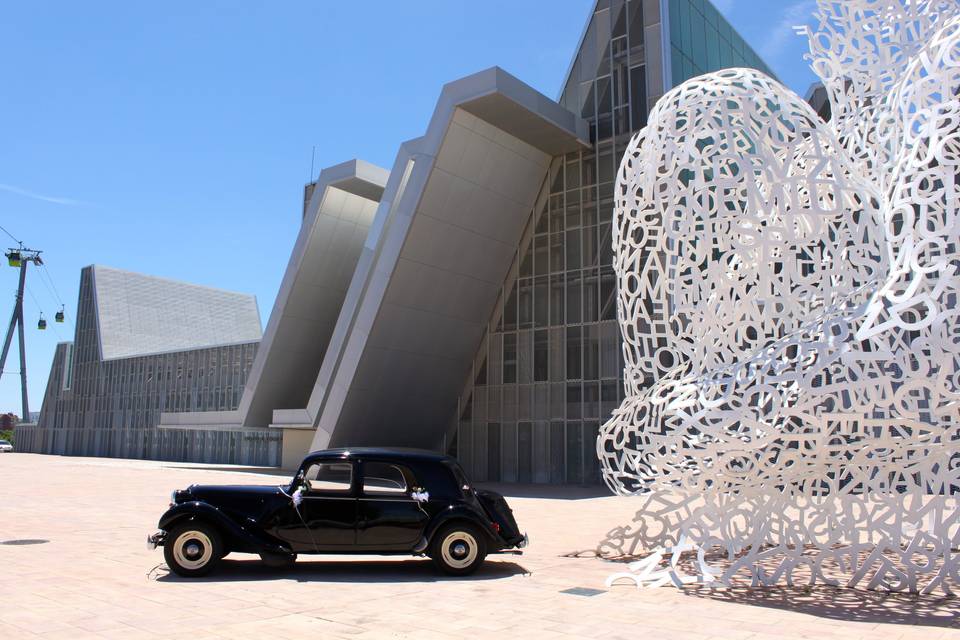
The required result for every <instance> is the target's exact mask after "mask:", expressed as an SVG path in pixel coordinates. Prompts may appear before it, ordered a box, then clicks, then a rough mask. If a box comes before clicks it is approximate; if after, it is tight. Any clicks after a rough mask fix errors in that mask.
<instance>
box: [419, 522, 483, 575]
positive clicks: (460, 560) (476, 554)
mask: <svg viewBox="0 0 960 640" xmlns="http://www.w3.org/2000/svg"><path fill="white" fill-rule="evenodd" d="M431 546H432V548H431V550H430V557H431V558H432V559H433V561H434V563H435V564H436V565H437V566H438V567H439V568H440V569H441V570H442V571H443V572H444V573H447V574H449V575H452V576H465V575H468V574H471V573H473V572H474V571H476V570H477V567H479V566H480V565H481V564H483V560H484V558H486V556H487V545H486V541H485V539H484V538H483V534H482V533H480V532H479V531H478V530H477V528H476V527H474V526H471V525H469V524H466V523H454V524H451V525H448V526H446V527H443V528H442V529H441V530H440V531H438V532H437V533H436V535H434V536H433V542H432V545H431Z"/></svg>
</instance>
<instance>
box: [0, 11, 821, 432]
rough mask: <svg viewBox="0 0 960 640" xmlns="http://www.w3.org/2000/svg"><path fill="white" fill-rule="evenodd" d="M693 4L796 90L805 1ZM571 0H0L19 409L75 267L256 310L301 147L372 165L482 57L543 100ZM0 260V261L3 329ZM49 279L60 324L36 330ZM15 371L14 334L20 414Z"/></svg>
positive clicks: (276, 270)
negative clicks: (250, 299) (199, 292)
mask: <svg viewBox="0 0 960 640" xmlns="http://www.w3.org/2000/svg"><path fill="white" fill-rule="evenodd" d="M714 4H715V5H716V6H717V7H718V8H719V9H720V10H721V12H722V13H723V14H724V15H725V16H727V19H728V20H730V22H731V23H732V24H733V25H734V26H735V27H736V28H737V29H738V30H739V31H740V33H741V34H742V35H743V36H744V37H745V38H746V40H747V41H748V42H750V43H751V44H752V45H753V46H754V47H755V48H756V49H757V51H758V52H759V53H760V54H761V56H763V57H764V58H765V59H766V60H767V62H768V63H769V64H770V66H771V67H772V68H773V69H774V71H775V72H776V73H777V74H778V75H779V77H780V79H781V80H782V81H783V82H784V83H785V84H787V85H788V86H790V87H791V88H793V89H794V90H796V91H798V92H800V93H801V94H802V93H804V92H805V91H806V89H807V87H808V86H809V85H810V83H811V82H812V81H813V76H812V74H811V73H810V71H809V70H808V69H807V67H806V63H805V62H804V61H803V60H802V59H801V57H800V56H801V55H802V54H803V52H804V50H805V46H804V42H803V40H802V38H799V37H797V36H795V35H794V34H793V32H792V30H791V27H792V25H794V24H797V23H799V22H803V21H805V20H807V19H808V18H807V17H808V16H809V15H810V13H811V10H812V8H813V2H812V1H809V0H801V1H791V0H783V1H776V0H716V1H715V3H714ZM592 5H593V0H538V1H534V0H486V1H485V2H482V3H481V2H466V1H464V2H458V1H454V0H433V1H421V0H408V1H405V2H395V1H393V0H390V1H387V0H381V1H376V0H369V1H366V2H321V1H312V2H306V1H293V0H290V1H285V2H252V1H232V2H226V1H212V0H207V1H204V2H187V1H186V0H172V1H170V2H164V3H159V2H154V3H146V2H129V1H117V2H106V1H98V0H91V1H90V2H70V1H66V0H63V1H60V2H13V1H12V0H6V2H4V3H3V15H4V18H3V20H2V21H0V59H2V60H4V65H3V67H2V70H0V225H2V226H3V227H4V228H6V229H8V230H9V231H10V232H11V233H13V234H14V235H15V236H16V237H18V238H20V239H21V240H23V241H24V242H25V243H27V244H28V245H29V246H35V247H38V248H41V249H43V250H44V254H43V255H44V257H45V258H46V261H47V268H48V272H49V274H50V275H51V276H52V279H53V286H51V287H48V286H46V285H45V284H44V281H43V280H41V278H40V277H37V276H38V275H39V274H37V273H31V274H30V276H29V277H28V284H29V288H30V290H31V291H30V294H28V295H27V296H26V301H25V304H26V320H27V329H28V331H27V353H28V361H27V368H28V372H29V390H30V400H31V409H32V410H34V411H39V409H40V404H41V402H42V399H43V392H44V388H45V385H46V379H47V375H48V374H49V369H50V363H51V360H52V357H53V350H54V347H55V345H56V343H57V342H58V341H61V340H71V339H72V337H73V322H72V320H73V317H74V311H75V307H76V299H77V288H78V282H79V273H80V268H81V267H83V266H85V265H88V264H92V263H98V264H105V265H109V266H114V267H119V268H123V269H130V270H133V271H139V272H143V273H148V274H153V275H158V276H165V277H170V278H176V279H181V280H186V281H189V282H195V283H198V284H206V285H211V286H216V287H221V288H225V289H233V290H237V291H244V292H248V293H253V294H255V295H256V296H257V300H258V302H259V306H260V314H261V317H262V318H263V323H264V324H266V321H267V317H268V315H269V313H270V309H271V307H272V305H273V299H274V296H275V295H276V291H277V288H278V287H279V284H280V279H281V277H282V274H283V270H284V268H285V266H286V261H287V257H288V255H289V251H290V248H291V247H292V245H293V241H294V238H295V236H296V232H297V226H298V223H299V219H300V211H301V198H302V188H303V184H304V183H305V182H306V181H307V180H308V178H309V176H310V157H311V148H312V147H313V146H314V145H316V160H315V166H316V167H317V168H318V169H319V168H320V167H323V166H328V165H331V164H335V163H338V162H342V161H344V160H348V159H350V158H354V157H359V158H363V159H366V160H369V161H371V162H374V163H376V164H379V165H381V166H384V167H390V166H391V164H392V162H393V158H394V155H395V154H396V150H397V147H398V146H399V144H400V143H401V142H403V141H404V140H408V139H410V138H414V137H417V136H419V135H421V134H422V133H423V131H424V129H425V127H426V124H427V121H428V119H429V117H430V114H431V112H432V110H433V106H434V103H435V101H436V98H437V95H438V94H439V92H440V88H441V86H442V85H443V84H444V83H445V82H448V81H450V80H453V79H456V78H458V77H461V76H464V75H467V74H469V73H472V72H475V71H479V70H481V69H484V68H487V67H490V66H493V65H499V66H501V67H503V68H504V69H506V70H507V71H509V72H510V73H512V74H514V75H516V76H518V77H519V78H520V79H522V80H524V81H525V82H527V83H529V84H530V85H532V86H534V87H536V88H537V89H539V90H540V91H542V92H543V93H545V94H546V95H548V96H550V97H555V96H556V94H557V92H558V90H559V88H560V84H561V83H562V81H563V75H564V73H565V72H566V69H567V66H568V64H569V62H570V59H571V57H572V56H573V54H574V48H575V47H576V44H577V39H578V38H579V35H580V32H581V30H582V28H583V24H584V20H585V19H586V16H587V13H588V11H590V9H591V7H592ZM4 239H5V240H9V238H8V237H6V236H4ZM3 246H4V247H6V246H8V245H3ZM16 278H17V273H16V270H14V269H11V268H9V267H6V266H0V323H2V325H0V326H2V328H3V329H5V328H6V323H7V321H8V318H9V314H10V312H11V310H12V307H13V293H14V291H15V289H16ZM58 295H59V296H60V297H62V298H63V300H64V302H65V303H66V311H67V322H66V323H65V324H63V325H57V324H54V323H53V322H52V321H51V322H50V323H49V328H48V330H47V331H45V332H41V331H37V329H36V322H37V319H38V317H39V313H40V310H41V309H42V310H43V311H44V312H45V315H46V317H48V319H50V320H52V316H53V313H54V312H55V311H56V310H57V309H58V308H59V302H58V301H57V296H58ZM18 371H19V364H18V360H17V354H16V345H14V348H13V349H12V350H11V354H10V357H9V358H8V361H7V366H6V372H7V373H6V374H5V375H3V377H2V378H0V411H4V412H5V411H11V410H12V411H14V412H15V413H18V414H19V413H20V391H19V376H18V375H15V374H16V373H17V372H18Z"/></svg>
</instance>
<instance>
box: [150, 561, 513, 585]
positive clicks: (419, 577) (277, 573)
mask: <svg viewBox="0 0 960 640" xmlns="http://www.w3.org/2000/svg"><path fill="white" fill-rule="evenodd" d="M527 573H529V572H528V571H527V570H526V569H525V568H524V567H522V566H521V565H519V564H517V563H516V562H511V561H509V560H507V561H502V560H494V561H488V562H485V563H484V564H483V565H482V566H481V567H480V568H479V569H477V571H476V572H475V573H473V574H472V575H469V576H464V577H456V576H447V575H444V574H442V573H441V572H440V570H439V569H437V568H436V565H434V564H433V561H432V560H429V559H416V558H412V559H409V560H367V559H364V560H349V559H338V560H300V561H298V562H297V563H296V564H294V565H293V566H290V567H279V568H278V567H269V566H267V565H266V564H264V563H263V562H261V561H260V560H259V559H256V558H254V557H251V558H249V559H247V558H242V557H239V556H238V557H237V558H232V557H230V558H224V560H223V561H222V562H221V563H220V566H218V567H217V568H216V570H215V571H214V572H213V573H211V574H210V575H208V576H203V577H201V578H181V577H180V576H178V575H176V574H174V573H172V572H169V571H168V570H167V567H166V565H160V566H159V567H158V568H157V575H156V580H157V581H159V582H249V581H264V580H296V581H297V582H360V583H393V582H441V581H449V580H499V579H502V578H509V577H510V576H516V575H523V574H527Z"/></svg>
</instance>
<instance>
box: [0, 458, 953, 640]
mask: <svg viewBox="0 0 960 640" xmlns="http://www.w3.org/2000/svg"><path fill="white" fill-rule="evenodd" d="M0 478H2V479H3V481H4V489H5V491H4V498H3V499H2V501H0V540H9V539H22V538H37V539H44V540H48V541H49V542H47V543H44V544H38V545H32V546H5V545H0V593H2V596H3V599H4V600H3V602H4V604H3V611H2V614H0V639H3V640H7V639H8V638H9V639H14V640H15V639H19V638H70V639H71V640H75V639H78V638H99V639H104V638H124V639H126V638H163V639H164V640H171V639H172V640H177V639H183V640H206V639H215V638H221V639H222V638H230V639H231V640H244V639H250V640H265V639H268V638H269V639H272V638H297V639H298V640H300V639H302V638H304V637H305V636H306V634H311V635H313V636H314V637H323V638H325V639H326V638H353V639H357V640H359V639H367V638H424V639H430V638H474V639H476V638H498V639H502V638H504V637H507V638H514V637H523V638H538V639H539V638H565V639H570V638H585V637H586V638H597V637H602V638H604V639H605V640H616V639H617V638H623V639H625V640H626V639H628V638H629V639H630V640H635V639H636V638H637V637H638V636H644V637H649V638H670V639H671V640H683V639H690V640H694V639H695V640H719V639H723V640H734V639H741V638H749V639H750V640H764V639H769V640H783V639H784V638H818V639H819V638H823V639H827V640H829V639H831V638H841V637H842V638H845V639H846V638H851V639H854V640H856V639H857V638H864V639H866V638H884V639H888V638H889V639H891V640H920V639H921V638H922V639H923V640H946V639H948V638H951V639H952V638H960V628H956V627H957V626H958V622H957V620H956V616H957V613H958V612H960V605H958V603H957V601H956V600H949V601H948V600H931V599H926V600H918V601H917V603H918V605H922V606H918V607H914V606H913V605H912V604H911V602H913V601H911V600H909V599H904V598H902V597H898V598H894V597H890V598H884V597H878V596H877V595H875V594H871V595H856V596H853V597H844V598H843V599H842V602H840V603H837V602H833V601H832V600H831V597H830V594H829V592H817V593H814V594H813V595H811V594H809V593H805V592H802V591H798V590H794V591H790V590H782V591H778V592H775V593H773V596H772V597H768V598H764V599H763V602H760V601H758V600H757V599H755V598H753V597H752V596H751V595H750V594H749V593H747V594H744V593H743V592H734V591H731V592H728V593H719V592H710V591H703V592H699V591H696V590H686V591H678V590H675V589H673V588H661V589H653V590H638V589H636V588H635V587H632V586H628V585H624V586H615V587H614V588H612V589H609V590H608V589H606V587H605V586H604V580H605V579H606V577H607V576H608V575H610V574H611V573H613V572H615V571H621V570H623V568H624V565H623V564H622V563H612V562H607V561H604V560H600V559H597V558H568V557H563V554H565V553H568V552H570V551H575V550H582V549H590V548H593V547H594V546H595V545H596V544H597V543H598V542H599V541H600V540H601V539H602V537H603V536H604V534H605V533H606V532H607V531H609V530H610V529H611V528H613V527H614V526H617V525H621V524H625V523H627V522H629V521H631V520H632V519H633V517H634V514H633V511H634V509H636V501H632V500H630V499H629V498H619V497H613V496H602V495H600V494H599V492H597V491H592V490H582V489H575V490H572V491H571V490H568V489H563V490H559V491H558V489H557V488H550V487H546V488H544V487H498V489H500V490H505V492H506V493H507V494H508V495H509V496H511V497H510V504H511V506H512V507H513V508H514V511H515V513H516V516H517V519H518V521H519V522H520V524H521V526H523V527H524V528H525V529H526V530H527V531H528V532H529V533H530V534H531V538H532V545H531V547H530V549H528V550H527V552H526V553H525V554H524V555H522V556H493V557H492V558H491V560H490V561H489V562H488V563H487V565H485V566H484V567H483V569H481V571H479V572H478V573H477V574H476V575H475V576H473V577H470V578H468V579H459V580H458V579H451V578H447V577H444V576H441V575H439V574H437V573H436V572H435V571H434V569H433V567H432V564H431V563H430V562H429V561H428V560H422V559H415V558H393V557H391V558H382V557H375V556H370V557H367V556H353V557H310V558H301V561H300V562H298V563H297V565H296V566H295V567H292V568H289V569H282V570H278V569H270V568H268V567H265V566H263V565H262V564H261V563H260V562H259V561H258V560H257V559H256V558H255V556H244V555H231V556H229V557H228V558H227V559H226V560H225V562H224V564H223V567H222V568H221V570H220V571H218V573H216V574H214V575H213V576H210V577H208V578H204V579H201V580H183V579H180V578H177V577H176V576H172V575H169V574H168V572H167V570H166V567H165V566H164V565H163V558H162V555H161V553H160V551H159V550H158V551H153V552H150V551H147V549H146V548H145V545H144V538H145V536H146V534H147V533H148V532H152V531H153V530H154V527H155V526H156V521H157V518H158V517H159V516H160V514H161V513H162V512H163V510H164V509H165V508H166V503H167V499H168V496H169V494H170V491H171V490H173V489H176V488H183V487H185V486H187V485H189V484H192V483H194V482H197V483H209V484H227V483H230V484H277V483H279V482H281V479H280V478H279V476H276V475H264V474H258V473H249V472H244V471H242V470H240V469H234V468H229V467H224V466H222V465H218V466H212V465H187V464H173V463H160V462H150V461H135V460H107V459H97V458H69V457H56V456H36V455H28V454H13V455H3V456H0ZM561 491H562V492H563V493H561ZM564 493H566V494H569V493H574V494H576V496H575V499H569V496H567V495H564ZM570 587H590V588H594V589H601V590H603V593H601V594H600V595H596V596H592V597H584V596H577V595H570V594H565V593H560V592H561V591H562V590H564V589H568V588H570ZM914 609H916V611H915V612H914ZM911 612H914V613H915V615H913V616H912V617H911ZM910 623H914V624H910ZM917 623H918V624H917ZM951 623H953V625H954V628H945V627H944V626H943V625H949V624H951Z"/></svg>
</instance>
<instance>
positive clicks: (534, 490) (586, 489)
mask: <svg viewBox="0 0 960 640" xmlns="http://www.w3.org/2000/svg"><path fill="white" fill-rule="evenodd" d="M474 484H475V486H476V487H477V489H489V490H491V491H496V492H497V493H499V494H502V495H503V496H504V497H506V498H550V499H553V500H589V499H591V498H609V497H611V496H612V495H613V493H611V491H610V489H608V488H607V487H606V486H605V485H589V486H577V485H568V484H563V485H555V484H502V483H496V482H476V483H474Z"/></svg>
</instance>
